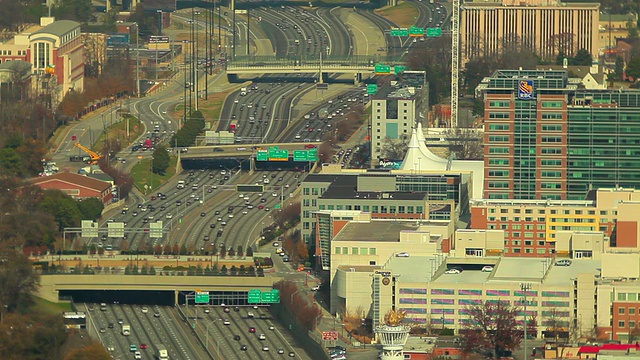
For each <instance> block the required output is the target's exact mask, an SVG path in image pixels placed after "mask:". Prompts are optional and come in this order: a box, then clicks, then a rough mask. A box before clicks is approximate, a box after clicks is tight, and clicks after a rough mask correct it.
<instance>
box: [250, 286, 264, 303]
mask: <svg viewBox="0 0 640 360" xmlns="http://www.w3.org/2000/svg"><path fill="white" fill-rule="evenodd" d="M261 294H262V291H260V289H251V290H249V298H248V301H247V302H248V303H249V304H259V303H260V298H261Z"/></svg>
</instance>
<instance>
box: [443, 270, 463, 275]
mask: <svg viewBox="0 0 640 360" xmlns="http://www.w3.org/2000/svg"><path fill="white" fill-rule="evenodd" d="M444 273H445V274H460V273H461V271H460V270H458V269H449V270H447V271H445V272H444Z"/></svg>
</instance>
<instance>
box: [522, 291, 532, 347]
mask: <svg viewBox="0 0 640 360" xmlns="http://www.w3.org/2000/svg"><path fill="white" fill-rule="evenodd" d="M530 289H531V284H528V283H520V290H522V293H523V295H524V349H523V350H524V353H523V359H524V360H527V350H528V349H527V327H528V326H527V291H529V290H530Z"/></svg>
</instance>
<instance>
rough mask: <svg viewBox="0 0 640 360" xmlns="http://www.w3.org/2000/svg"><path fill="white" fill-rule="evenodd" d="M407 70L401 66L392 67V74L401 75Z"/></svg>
mask: <svg viewBox="0 0 640 360" xmlns="http://www.w3.org/2000/svg"><path fill="white" fill-rule="evenodd" d="M406 69H407V68H406V67H405V66H402V65H396V66H394V67H393V73H394V74H396V75H400V74H402V73H403V72H404V71H405V70H406Z"/></svg>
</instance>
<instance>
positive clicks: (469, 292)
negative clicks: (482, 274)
mask: <svg viewBox="0 0 640 360" xmlns="http://www.w3.org/2000/svg"><path fill="white" fill-rule="evenodd" d="M399 293H400V294H401V295H427V293H428V292H427V289H426V288H401V289H400V290H399ZM456 293H457V294H458V295H461V296H482V289H458V290H457V291H456V290H455V289H431V291H430V294H431V295H455V294H456ZM484 294H485V295H487V296H511V290H502V289H499V290H496V289H487V290H485V291H484ZM538 294H540V296H541V297H548V298H549V297H550V298H568V297H570V293H569V292H568V291H557V290H543V291H541V292H538V291H537V290H527V292H526V295H527V296H528V297H536V296H538ZM524 295H525V292H524V291H522V290H514V291H513V296H517V297H523V296H524ZM441 300H442V299H441ZM444 300H447V301H448V300H450V299H444ZM480 301H481V300H480ZM505 301H506V300H505Z"/></svg>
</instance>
